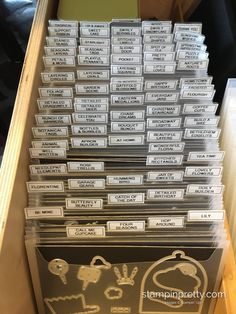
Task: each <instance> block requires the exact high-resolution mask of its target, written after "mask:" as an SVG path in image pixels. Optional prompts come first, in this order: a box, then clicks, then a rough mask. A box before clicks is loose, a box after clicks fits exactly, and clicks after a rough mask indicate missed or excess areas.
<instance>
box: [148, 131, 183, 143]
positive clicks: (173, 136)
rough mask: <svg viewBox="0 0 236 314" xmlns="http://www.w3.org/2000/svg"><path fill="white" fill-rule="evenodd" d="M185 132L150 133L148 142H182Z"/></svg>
mask: <svg viewBox="0 0 236 314" xmlns="http://www.w3.org/2000/svg"><path fill="white" fill-rule="evenodd" d="M182 135H183V132H182V131H148V132H147V141H148V142H168V141H174V142H178V141H181V138H182Z"/></svg>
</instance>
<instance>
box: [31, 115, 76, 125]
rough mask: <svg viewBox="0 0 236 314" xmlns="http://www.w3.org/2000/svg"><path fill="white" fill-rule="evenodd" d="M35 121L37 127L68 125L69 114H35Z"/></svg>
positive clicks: (69, 122) (69, 120)
mask: <svg viewBox="0 0 236 314" xmlns="http://www.w3.org/2000/svg"><path fill="white" fill-rule="evenodd" d="M35 120H36V123H37V125H44V124H52V125H53V124H55V125H57V124H58V125H63V124H64V125H70V124H71V116H70V114H36V115H35Z"/></svg>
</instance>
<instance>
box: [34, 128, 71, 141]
mask: <svg viewBox="0 0 236 314" xmlns="http://www.w3.org/2000/svg"><path fill="white" fill-rule="evenodd" d="M32 132H33V135H34V138H45V137H68V134H69V132H68V127H67V126H65V127H56V126H55V127H53V126H52V127H33V128H32Z"/></svg>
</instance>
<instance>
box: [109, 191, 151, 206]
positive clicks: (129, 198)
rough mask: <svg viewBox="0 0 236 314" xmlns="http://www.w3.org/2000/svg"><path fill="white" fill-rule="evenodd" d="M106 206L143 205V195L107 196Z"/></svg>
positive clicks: (123, 194) (120, 194)
mask: <svg viewBox="0 0 236 314" xmlns="http://www.w3.org/2000/svg"><path fill="white" fill-rule="evenodd" d="M107 197H108V204H115V205H120V204H125V205H127V204H129V205H132V204H144V200H145V194H144V193H119V194H108V195H107Z"/></svg>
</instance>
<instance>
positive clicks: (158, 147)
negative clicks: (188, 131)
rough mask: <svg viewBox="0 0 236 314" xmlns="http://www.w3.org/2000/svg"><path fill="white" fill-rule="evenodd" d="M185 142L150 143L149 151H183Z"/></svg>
mask: <svg viewBox="0 0 236 314" xmlns="http://www.w3.org/2000/svg"><path fill="white" fill-rule="evenodd" d="M184 146H185V143H184V142H179V143H150V144H149V153H181V152H183V150H184Z"/></svg>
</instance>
